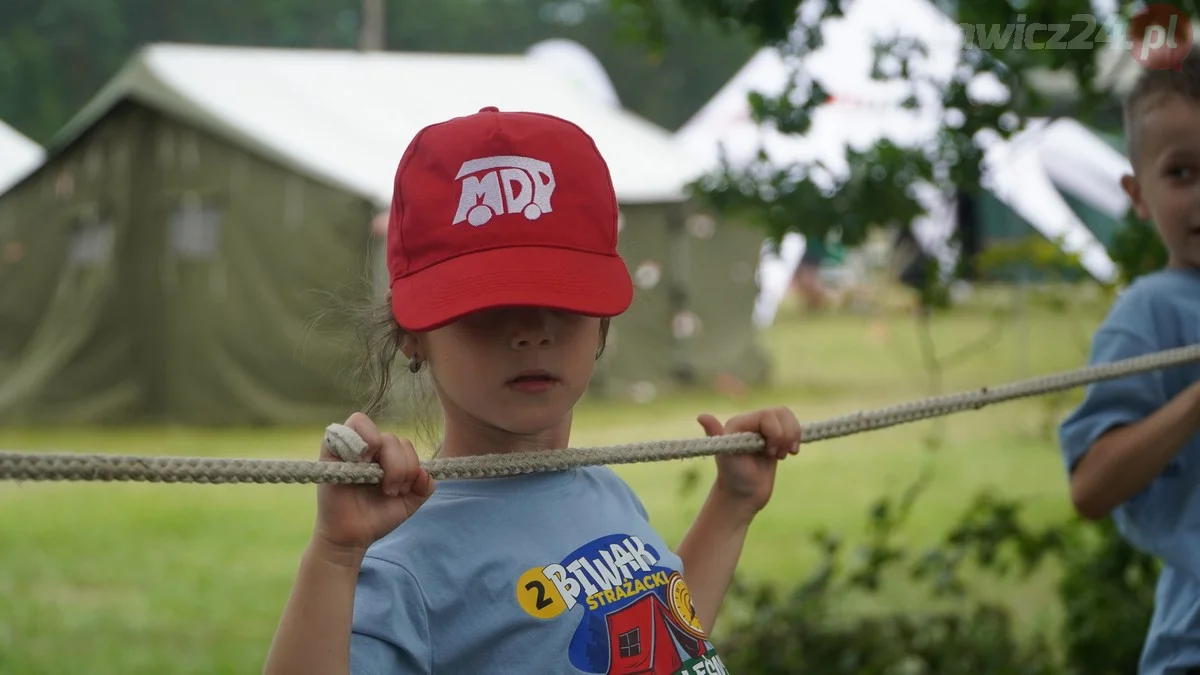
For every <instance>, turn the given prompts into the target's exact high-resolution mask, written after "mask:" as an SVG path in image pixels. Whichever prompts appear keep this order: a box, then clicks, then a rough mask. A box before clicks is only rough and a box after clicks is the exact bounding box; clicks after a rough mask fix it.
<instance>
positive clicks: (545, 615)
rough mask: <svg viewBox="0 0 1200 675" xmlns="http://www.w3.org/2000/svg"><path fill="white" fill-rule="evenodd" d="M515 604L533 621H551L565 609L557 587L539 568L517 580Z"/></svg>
mask: <svg viewBox="0 0 1200 675" xmlns="http://www.w3.org/2000/svg"><path fill="white" fill-rule="evenodd" d="M517 602H518V603H520V605H521V609H523V610H525V611H526V612H527V613H528V614H529V615H530V616H532V617H534V618H535V619H553V618H554V617H556V616H558V615H559V614H562V613H563V612H564V611H565V610H566V609H567V603H566V602H565V601H564V600H563V597H562V594H561V593H559V592H558V586H555V585H554V582H552V581H550V579H548V578H547V577H546V573H545V572H543V571H542V568H540V567H534V568H533V569H531V570H529V571H528V572H526V573H524V574H522V575H521V578H520V579H518V580H517Z"/></svg>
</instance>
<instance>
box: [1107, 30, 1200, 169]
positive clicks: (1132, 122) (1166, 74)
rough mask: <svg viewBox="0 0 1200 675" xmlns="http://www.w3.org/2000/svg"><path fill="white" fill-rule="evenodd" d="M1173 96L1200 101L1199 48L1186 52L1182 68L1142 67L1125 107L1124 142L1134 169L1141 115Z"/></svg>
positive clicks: (1195, 101) (1127, 96) (1194, 101)
mask: <svg viewBox="0 0 1200 675" xmlns="http://www.w3.org/2000/svg"><path fill="white" fill-rule="evenodd" d="M1171 96H1178V97H1181V98H1183V99H1185V100H1187V101H1190V102H1193V103H1200V54H1198V53H1197V52H1196V50H1190V51H1189V52H1188V53H1187V56H1185V57H1184V59H1183V65H1182V68H1181V69H1180V70H1175V69H1173V68H1163V69H1157V70H1150V69H1144V70H1142V74H1141V75H1140V76H1138V79H1137V82H1136V83H1135V84H1134V85H1133V89H1131V90H1130V91H1129V93H1128V94H1127V95H1126V97H1125V105H1124V110H1123V112H1124V115H1123V117H1124V125H1125V145H1126V148H1127V149H1128V152H1129V162H1130V164H1132V165H1133V166H1134V168H1135V169H1136V168H1137V152H1138V149H1139V147H1140V141H1141V138H1140V136H1141V128H1140V122H1141V118H1142V115H1144V114H1145V113H1146V112H1147V111H1148V110H1151V109H1153V108H1154V107H1155V106H1157V105H1159V104H1160V103H1162V102H1163V100H1165V99H1167V98H1169V97H1171Z"/></svg>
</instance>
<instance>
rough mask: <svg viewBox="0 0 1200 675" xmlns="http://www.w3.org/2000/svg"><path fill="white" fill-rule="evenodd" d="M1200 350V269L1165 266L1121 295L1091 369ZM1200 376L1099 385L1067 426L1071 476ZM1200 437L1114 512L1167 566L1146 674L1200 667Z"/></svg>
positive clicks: (1161, 375) (1197, 372)
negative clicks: (1117, 433)
mask: <svg viewBox="0 0 1200 675" xmlns="http://www.w3.org/2000/svg"><path fill="white" fill-rule="evenodd" d="M1194 344H1200V272H1196V271H1190V270H1163V271H1160V272H1156V273H1154V274H1150V275H1147V276H1145V277H1141V278H1139V279H1137V280H1135V281H1134V283H1132V284H1130V286H1129V288H1127V289H1126V290H1125V292H1124V293H1123V294H1122V295H1121V296H1120V297H1119V298H1117V301H1116V302H1115V303H1114V304H1113V307H1112V309H1111V310H1110V311H1109V314H1108V316H1107V317H1106V318H1105V320H1104V323H1103V324H1102V325H1101V326H1100V328H1099V330H1098V331H1097V332H1096V335H1095V337H1094V338H1093V341H1092V354H1091V358H1090V360H1089V363H1091V364H1097V363H1107V362H1111V361H1118V360H1120V359H1126V358H1133V357H1136V356H1141V355H1144V354H1149V353H1151V352H1156V351H1161V350H1163V349H1171V348H1174V347H1184V346H1188V345H1194ZM1198 380H1200V365H1196V364H1188V365H1185V366H1180V367H1175V368H1170V369H1165V370H1154V371H1150V372H1147V373H1141V374H1139V375H1132V376H1129V377H1125V378H1121V379H1119V380H1109V381H1106V382H1098V383H1095V384H1092V385H1091V386H1089V387H1088V388H1087V391H1086V395H1085V398H1084V400H1083V402H1082V403H1081V404H1080V406H1079V408H1077V409H1076V410H1075V411H1074V412H1073V413H1071V415H1070V416H1069V417H1068V418H1067V419H1066V420H1065V421H1064V422H1063V424H1062V426H1061V428H1060V429H1059V444H1060V447H1061V449H1062V453H1063V458H1064V460H1065V461H1066V464H1067V470H1068V471H1070V470H1072V469H1073V468H1074V467H1075V465H1076V464H1077V463H1078V461H1079V460H1080V458H1081V457H1083V454H1084V453H1085V452H1086V451H1087V449H1088V448H1089V447H1090V446H1091V445H1092V443H1094V442H1095V441H1096V439H1097V438H1099V437H1100V436H1101V435H1102V434H1103V433H1104V432H1106V431H1108V430H1110V429H1112V428H1113V427H1116V426H1122V425H1128V424H1133V423H1136V422H1138V421H1139V420H1141V419H1143V418H1145V417H1147V416H1149V415H1150V414H1152V413H1154V412H1155V411H1156V410H1158V409H1159V408H1161V407H1163V406H1164V405H1166V404H1167V403H1168V402H1169V401H1170V400H1171V399H1172V398H1174V397H1175V396H1176V395H1177V394H1179V393H1180V392H1181V391H1183V390H1184V389H1186V388H1187V387H1188V386H1190V385H1191V384H1192V383H1194V382H1196V381H1198ZM1198 481H1200V436H1196V437H1193V438H1192V439H1191V440H1190V441H1188V443H1187V444H1186V445H1185V446H1184V447H1183V448H1182V449H1181V450H1180V451H1179V452H1178V453H1177V454H1176V456H1175V458H1174V459H1173V460H1172V461H1171V463H1170V464H1169V465H1168V466H1167V467H1166V469H1165V470H1164V471H1163V472H1162V473H1161V474H1160V475H1159V476H1158V478H1156V479H1155V480H1154V482H1153V483H1151V484H1150V486H1149V487H1147V488H1146V489H1145V490H1143V491H1142V492H1141V493H1140V494H1138V495H1136V496H1135V497H1133V498H1132V499H1130V500H1129V501H1127V502H1126V503H1124V504H1122V505H1121V506H1119V507H1118V508H1117V509H1116V510H1115V511H1114V512H1113V519H1114V520H1115V522H1116V525H1117V527H1118V529H1119V530H1120V532H1121V534H1122V535H1123V536H1124V537H1125V539H1126V540H1128V541H1129V542H1130V543H1131V544H1133V545H1134V546H1136V547H1137V548H1139V549H1141V550H1143V551H1145V552H1147V553H1150V554H1152V555H1154V556H1156V557H1158V558H1159V559H1161V560H1162V561H1163V564H1164V566H1163V571H1162V574H1161V575H1160V576H1159V579H1158V587H1157V590H1156V593H1155V608H1154V618H1153V620H1152V622H1151V624H1150V630H1149V633H1148V635H1147V637H1146V643H1145V646H1144V648H1143V651H1142V660H1141V667H1140V670H1139V672H1140V673H1141V675H1174V674H1175V673H1177V672H1180V671H1179V670H1178V669H1182V668H1189V667H1198V666H1200V498H1198V491H1197V489H1196V488H1197V486H1198V485H1200V482H1198Z"/></svg>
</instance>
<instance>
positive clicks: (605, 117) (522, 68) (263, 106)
mask: <svg viewBox="0 0 1200 675" xmlns="http://www.w3.org/2000/svg"><path fill="white" fill-rule="evenodd" d="M126 97H133V98H135V99H139V100H141V101H143V102H145V103H149V104H151V105H155V106H156V107H158V108H160V109H165V110H167V111H168V112H170V113H173V114H175V115H177V116H182V117H184V118H185V119H186V120H187V121H189V122H190V123H193V124H196V125H199V126H202V127H205V128H209V129H211V130H213V131H216V132H217V133H220V134H223V135H225V136H227V137H231V138H232V139H233V140H235V141H236V142H239V143H242V144H243V145H246V146H249V147H252V148H254V149H256V150H257V151H259V152H263V153H266V154H268V155H269V156H273V157H274V158H276V159H278V160H280V161H283V162H285V163H287V164H288V165H289V166H292V167H294V168H296V169H297V170H300V171H303V172H306V173H308V174H310V175H314V176H316V177H318V178H321V179H324V180H327V181H329V182H331V183H333V184H335V185H339V186H341V187H343V188H345V189H348V190H350V191H352V192H355V193H357V194H361V195H362V196H364V197H366V198H368V199H372V200H374V201H376V202H377V203H378V204H379V205H381V206H382V205H384V204H387V203H388V202H389V201H390V200H391V193H392V183H393V178H394V175H395V170H396V165H397V163H398V162H399V160H400V156H401V155H402V154H403V152H404V149H405V147H406V146H407V145H408V142H409V141H410V140H411V139H412V137H413V136H414V135H415V134H416V133H417V131H419V130H420V129H421V128H422V127H424V126H426V125H428V124H431V123H435V122H439V121H442V120H445V119H449V118H451V117H456V116H460V115H466V114H471V113H474V112H475V111H477V110H479V109H480V108H482V107H485V106H489V105H494V106H497V107H498V108H500V109H501V110H526V111H537V112H544V113H549V114H553V115H558V116H561V117H564V118H566V119H568V120H571V121H572V122H575V123H576V124H579V125H580V126H581V127H582V128H583V129H584V130H586V131H587V132H588V133H589V134H591V135H592V137H593V138H595V140H596V145H597V146H598V147H599V149H600V152H601V154H603V155H604V157H605V159H606V160H607V161H608V163H609V167H610V170H611V172H612V175H613V181H614V183H615V185H616V190H617V195H618V199H619V200H620V201H622V202H625V203H639V202H657V201H678V200H679V199H681V198H682V197H683V186H684V185H685V184H686V183H687V181H688V180H690V179H692V178H693V177H694V174H695V168H694V167H693V166H691V164H690V163H689V162H688V161H687V159H686V158H685V157H684V156H683V154H682V153H680V152H679V151H678V148H677V146H675V145H674V144H673V143H672V139H671V136H670V134H669V132H667V131H666V130H665V129H662V128H660V127H658V126H656V125H654V124H652V123H651V122H649V121H646V120H644V119H642V118H640V117H638V116H636V115H634V114H632V113H630V112H628V111H625V110H622V109H620V108H619V107H613V106H606V105H597V103H596V101H595V97H594V95H593V94H592V93H591V92H589V91H587V90H586V89H585V88H584V85H582V84H581V83H579V82H578V81H576V80H575V79H573V78H571V77H569V76H568V75H566V74H565V73H564V72H563V71H562V70H561V69H558V68H551V67H549V66H547V65H546V64H545V62H544V61H543V60H541V59H538V58H533V57H529V56H526V55H518V56H508V55H459V54H425V53H395V52H356V51H332V50H300V49H263V48H244V47H218V46H190V45H188V46H185V45H175V44H156V45H152V46H150V47H147V48H146V49H144V50H142V51H141V52H139V54H138V55H137V56H136V57H135V58H134V59H132V60H131V61H130V62H129V63H128V64H127V65H126V67H125V68H124V69H123V70H122V72H121V73H120V74H118V76H117V77H116V78H115V79H114V80H113V81H112V82H111V83H110V84H109V85H108V86H107V87H106V88H105V89H104V90H102V91H101V92H100V94H98V95H97V97H96V98H95V99H94V100H93V101H92V102H90V103H89V104H88V106H87V107H85V108H84V110H83V111H81V112H80V113H79V115H78V116H77V117H76V118H75V119H74V120H72V121H71V122H70V123H69V124H68V125H67V127H66V128H65V129H64V130H63V132H62V133H60V135H59V137H58V138H56V139H54V141H52V143H51V145H52V146H54V147H57V146H58V145H60V144H62V143H66V142H69V141H70V140H71V139H72V138H74V137H75V136H76V135H77V134H78V133H79V132H80V131H82V129H83V128H85V127H87V126H88V125H90V124H91V123H92V122H94V121H95V120H96V119H97V118H98V117H99V116H100V115H102V114H103V113H104V112H106V111H107V110H108V109H109V108H110V107H111V106H112V105H113V104H115V103H116V102H117V101H119V100H120V99H122V98H126Z"/></svg>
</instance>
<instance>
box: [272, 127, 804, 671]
mask: <svg viewBox="0 0 1200 675" xmlns="http://www.w3.org/2000/svg"><path fill="white" fill-rule="evenodd" d="M394 194H395V196H394V199H393V202H392V209H391V216H390V221H389V228H388V255H387V260H388V269H389V271H390V274H391V280H392V282H391V283H392V291H391V312H392V318H394V322H395V333H394V335H395V349H393V350H392V352H391V354H390V355H391V356H394V352H395V351H396V350H399V351H402V352H403V353H404V355H405V356H406V357H407V358H408V359H409V364H410V365H409V369H410V370H411V371H412V372H414V373H415V372H418V371H419V370H420V369H422V368H427V369H429V372H430V374H431V376H432V381H433V384H434V388H435V390H436V394H437V398H438V400H439V402H440V403H441V407H442V413H443V419H444V423H445V433H444V439H443V442H442V445H441V451H440V455H441V456H443V457H461V456H466V455H478V454H485V453H500V452H513V451H522V450H531V449H537V450H546V451H550V452H553V451H562V450H564V449H565V448H568V447H569V440H570V430H571V414H572V409H573V408H574V406H575V404H576V402H577V401H578V400H579V399H580V397H581V396H582V394H583V392H584V390H585V389H586V388H587V385H588V380H589V379H590V378H591V375H592V369H593V366H594V361H595V359H596V358H598V356H599V354H600V352H601V350H602V349H603V346H604V339H605V335H606V332H607V329H608V321H609V318H610V317H613V316H617V315H619V314H621V313H622V312H624V311H625V309H626V308H627V307H628V306H629V304H630V302H631V300H632V296H633V286H632V283H631V280H630V277H629V274H628V271H627V268H626V266H625V262H624V261H623V260H622V259H621V257H620V256H619V255H618V254H617V203H616V198H615V195H614V191H613V185H612V180H611V177H610V175H609V172H608V167H607V165H606V164H605V162H604V160H603V159H602V158H601V156H600V154H599V151H598V150H597V149H596V146H595V144H594V143H593V141H592V139H591V138H590V137H589V136H588V135H587V134H586V133H584V132H583V131H582V130H581V129H580V128H579V127H577V126H575V125H574V124H571V123H569V122H566V121H564V120H561V119H558V118H555V117H550V116H547V115H540V114H533V113H508V112H505V113H502V112H499V111H497V110H496V109H495V108H484V109H483V110H481V111H480V112H479V113H477V114H475V115H470V116H466V117H460V118H456V119H452V120H449V121H446V122H442V123H440V124H435V125H432V126H430V127H427V128H426V129H424V130H422V131H421V132H420V133H418V134H417V136H416V137H415V138H414V139H413V141H412V143H411V144H410V145H409V147H408V149H407V150H406V151H405V153H404V156H403V158H402V159H401V160H400V166H399V168H398V169H397V173H396V182H395V193H394ZM385 356H387V355H385ZM699 422H700V425H701V426H702V427H703V429H704V431H705V432H706V433H707V434H708V435H710V436H711V435H718V434H724V433H738V432H757V433H759V434H761V435H763V436H764V437H765V439H766V443H767V450H766V451H765V452H763V453H760V454H755V455H726V456H721V457H719V458H718V459H717V467H718V475H717V478H716V481H715V482H714V484H713V486H712V489H711V490H710V492H709V495H708V498H707V501H706V502H705V504H704V506H703V508H702V509H701V511H700V514H699V515H698V516H697V518H696V521H695V523H694V524H693V525H692V527H691V529H690V530H689V532H688V533H687V535H686V536H685V537H684V539H683V542H682V543H681V544H680V545H679V548H678V551H677V552H672V551H671V550H670V549H669V548H668V547H667V545H666V543H665V542H664V541H663V540H662V538H661V537H660V536H659V535H658V534H657V533H656V532H655V531H654V529H653V528H652V527H651V526H650V524H649V522H648V516H647V514H646V510H645V508H643V506H642V504H641V502H640V501H639V500H638V498H637V496H636V495H635V494H634V493H633V492H632V490H631V489H630V488H629V487H628V486H627V485H626V484H625V483H624V482H623V481H622V480H621V479H620V478H618V477H617V475H616V474H615V473H613V472H612V471H611V470H610V469H608V468H606V467H590V468H580V469H575V470H569V471H558V472H546V473H537V474H532V475H524V476H518V477H511V478H498V479H474V480H445V481H440V482H439V484H438V485H437V489H436V491H435V489H434V483H433V480H432V479H431V478H430V476H429V474H428V472H426V471H425V470H424V469H422V468H420V464H419V460H418V457H417V454H416V452H415V451H414V449H413V446H412V444H411V443H409V442H408V441H405V440H400V439H398V438H396V436H394V435H391V434H385V433H381V432H380V431H379V429H377V428H376V426H375V425H374V424H373V423H372V422H371V420H370V419H368V418H367V417H366V416H364V415H362V414H355V415H353V416H351V417H350V419H349V420H347V422H346V424H347V426H349V427H351V428H352V429H354V430H355V431H356V432H357V433H358V434H359V435H360V436H361V437H362V438H363V440H365V441H366V443H367V446H368V449H367V451H366V453H365V458H366V459H368V460H369V461H374V462H378V463H379V464H380V465H381V466H382V468H383V472H384V477H383V481H382V483H381V485H372V486H343V485H321V486H319V488H318V494H317V506H318V508H317V518H316V525H315V527H314V531H313V535H312V539H311V541H310V542H309V545H308V547H307V549H306V551H305V553H304V555H303V558H302V561H301V565H300V570H299V574H298V577H297V579H296V583H295V586H294V588H293V590H292V595H291V598H290V599H289V601H288V604H287V607H286V609H285V611H284V614H283V618H282V620H281V622H280V625H279V629H278V632H277V634H276V636H275V641H274V643H273V644H272V647H271V652H270V654H269V656H268V658H267V664H266V668H265V672H267V673H278V674H280V675H283V674H286V675H303V674H305V673H314V674H319V675H331V674H336V673H354V674H356V675H394V674H399V673H404V674H405V675H409V674H413V673H447V674H458V673H472V674H483V673H505V674H510V673H538V674H542V673H580V672H582V673H616V672H621V673H632V672H638V673H653V674H656V675H660V674H661V675H672V674H677V673H678V674H683V673H724V672H725V669H724V666H723V665H722V664H721V661H720V658H719V657H718V656H717V654H716V652H715V650H714V649H713V646H712V644H711V643H710V642H709V641H708V639H707V637H706V631H707V630H711V629H712V626H713V624H714V622H715V621H716V618H717V612H718V609H719V608H720V605H721V602H722V599H723V598H724V596H725V592H726V589H727V588H728V586H729V584H730V581H731V579H732V576H733V572H734V569H735V568H736V566H737V562H738V558H739V556H740V554H741V549H742V544H743V542H744V540H745V537H746V532H747V529H748V528H749V526H750V522H751V520H752V519H753V517H754V515H755V514H756V513H757V512H758V511H759V510H760V509H762V508H763V507H764V506H765V505H766V503H767V500H768V499H769V498H770V496H771V490H772V487H773V484H774V477H775V466H776V463H777V461H778V460H780V459H783V458H785V457H786V456H787V455H789V454H794V453H796V451H797V450H798V449H799V443H800V425H799V423H798V422H797V420H796V418H795V416H794V415H793V414H792V413H791V412H790V411H789V410H787V409H785V408H778V409H772V410H765V411H760V412H755V413H751V414H746V415H741V416H738V417H734V418H733V419H731V420H729V421H728V422H727V423H726V424H724V425H722V424H721V423H720V422H718V421H717V420H716V419H715V418H713V417H712V416H710V415H701V416H700V417H699ZM321 459H322V460H326V461H337V460H336V457H335V456H334V455H333V453H332V452H331V451H330V450H329V449H328V448H326V447H322V448H321ZM685 579H686V582H685Z"/></svg>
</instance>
